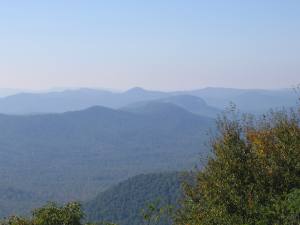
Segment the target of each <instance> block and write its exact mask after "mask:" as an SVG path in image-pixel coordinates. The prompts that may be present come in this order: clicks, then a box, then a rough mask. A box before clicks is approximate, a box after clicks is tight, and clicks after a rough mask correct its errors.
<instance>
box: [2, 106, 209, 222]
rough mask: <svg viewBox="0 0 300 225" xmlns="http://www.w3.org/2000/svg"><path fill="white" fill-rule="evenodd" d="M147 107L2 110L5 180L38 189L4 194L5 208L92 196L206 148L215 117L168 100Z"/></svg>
mask: <svg viewBox="0 0 300 225" xmlns="http://www.w3.org/2000/svg"><path fill="white" fill-rule="evenodd" d="M142 111H143V110H141V113H129V112H124V111H120V110H113V109H108V108H104V107H93V108H89V109H87V110H84V111H74V112H68V113H63V114H45V115H28V116H8V115H0V127H2V128H3V129H2V131H1V133H0V145H1V149H0V156H1V157H0V177H1V180H0V184H1V186H2V187H5V188H6V189H7V190H9V189H15V190H19V191H21V192H24V193H28V195H30V194H34V198H24V200H22V201H21V200H19V199H10V200H9V204H7V200H6V197H5V195H2V196H0V207H1V204H2V207H1V209H3V208H5V209H6V211H4V210H1V211H0V212H1V214H2V216H4V215H6V213H5V212H13V211H15V210H16V209H17V210H16V211H18V210H19V209H22V211H26V212H28V211H30V207H27V206H31V205H39V204H41V203H42V202H45V201H46V200H51V201H59V202H61V201H70V200H87V199H90V198H93V197H94V196H95V195H96V194H97V193H99V192H101V191H103V190H105V189H106V188H108V187H109V186H111V185H113V184H116V183H118V182H119V181H121V180H124V179H126V178H128V177H130V176H134V175H137V174H140V173H146V172H156V171H166V170H167V171H172V170H181V169H186V168H191V167H193V166H194V165H195V164H196V162H197V158H198V157H200V154H202V155H206V154H207V146H205V143H206V141H207V138H208V135H207V133H208V132H209V130H210V129H213V127H214V121H213V120H212V119H210V118H207V117H201V116H197V115H195V114H192V113H190V112H188V111H186V110H184V109H182V108H180V107H177V106H175V105H172V104H166V103H160V104H158V105H156V106H152V107H151V110H150V111H148V109H147V110H144V113H143V112H142ZM22 195H24V194H22ZM24 206H26V207H24ZM10 210H11V211H10Z"/></svg>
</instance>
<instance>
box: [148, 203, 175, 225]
mask: <svg viewBox="0 0 300 225" xmlns="http://www.w3.org/2000/svg"><path fill="white" fill-rule="evenodd" d="M173 210H174V206H172V205H166V206H163V207H160V201H159V200H158V201H155V202H152V203H150V204H149V205H148V206H147V208H146V209H143V210H142V215H143V218H144V222H145V224H146V225H159V224H164V225H166V224H172V215H173Z"/></svg>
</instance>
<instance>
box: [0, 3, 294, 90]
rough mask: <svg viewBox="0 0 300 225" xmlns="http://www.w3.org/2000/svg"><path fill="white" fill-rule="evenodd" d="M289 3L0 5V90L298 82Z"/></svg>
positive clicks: (252, 85)
mask: <svg viewBox="0 0 300 225" xmlns="http://www.w3.org/2000/svg"><path fill="white" fill-rule="evenodd" d="M299 40H300V1H299V0H284V1H283V0H243V1H241V0H226V1H224V0H209V1H207V0H206V1H204V0H181V1H179V0H151V1H150V0H149V1H146V0H145V1H141V0H119V1H118V0H109V1H108V0H106V1H104V0H103V1H102V0H97V1H96V0H88V1H84V0H81V1H79V0H69V1H68V0H51V1H46V0H45V1H43V0H36V1H33V0H27V1H23V0H19V1H17V0H4V1H0V88H19V89H47V88H53V87H105V88H112V89H122V90H123V89H128V88H131V87H135V86H140V87H144V88H148V89H157V90H187V89H196V88H203V87H207V86H210V87H211V86H213V87H235V88H268V89H270V88H271V89H273V88H283V87H292V86H295V85H297V84H299V83H300V41H299Z"/></svg>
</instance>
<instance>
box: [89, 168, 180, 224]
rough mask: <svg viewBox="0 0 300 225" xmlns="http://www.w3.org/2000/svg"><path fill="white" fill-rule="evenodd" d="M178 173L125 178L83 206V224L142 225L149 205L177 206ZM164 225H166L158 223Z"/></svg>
mask: <svg viewBox="0 0 300 225" xmlns="http://www.w3.org/2000/svg"><path fill="white" fill-rule="evenodd" d="M179 180H180V178H179V173H175V172H173V173H157V174H142V175H137V176H135V177H132V178H129V179H128V180H126V181H123V182H121V183H119V184H117V185H115V186H113V187H111V188H109V189H108V190H106V191H104V192H102V193H100V194H99V195H98V196H97V197H96V198H94V199H93V200H91V201H89V202H87V203H85V204H84V207H85V212H86V215H87V220H89V221H111V222H115V223H117V224H119V225H141V224H144V221H143V216H142V210H143V209H147V207H148V205H149V204H150V203H154V202H158V204H159V206H160V207H164V206H167V205H177V202H178V200H179V198H180V196H181V187H180V181H179ZM162 224H163V225H167V224H168V223H167V222H166V221H162Z"/></svg>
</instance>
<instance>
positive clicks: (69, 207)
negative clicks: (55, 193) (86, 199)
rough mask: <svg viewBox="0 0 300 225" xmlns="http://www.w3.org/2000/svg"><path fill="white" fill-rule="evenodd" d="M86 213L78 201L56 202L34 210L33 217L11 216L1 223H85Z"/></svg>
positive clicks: (34, 224) (27, 224)
mask: <svg viewBox="0 0 300 225" xmlns="http://www.w3.org/2000/svg"><path fill="white" fill-rule="evenodd" d="M83 218H84V213H83V211H82V210H81V206H80V204H79V203H77V202H70V203H67V204H65V205H63V206H59V205H57V204H56V203H48V204H47V205H45V206H43V207H41V208H37V209H35V210H34V211H33V212H32V217H31V218H30V219H28V218H22V217H18V216H11V217H9V218H8V219H6V220H4V221H1V222H0V224H1V225H83V223H82V220H83ZM86 225H115V224H112V223H106V222H99V223H87V224H86Z"/></svg>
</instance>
